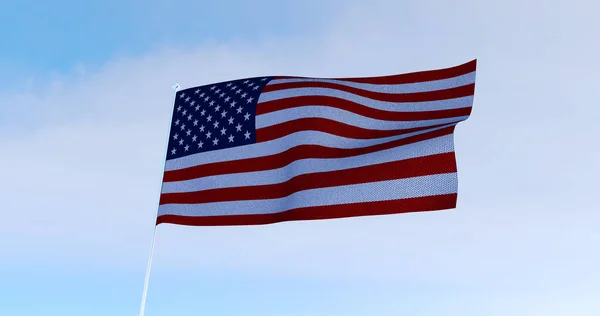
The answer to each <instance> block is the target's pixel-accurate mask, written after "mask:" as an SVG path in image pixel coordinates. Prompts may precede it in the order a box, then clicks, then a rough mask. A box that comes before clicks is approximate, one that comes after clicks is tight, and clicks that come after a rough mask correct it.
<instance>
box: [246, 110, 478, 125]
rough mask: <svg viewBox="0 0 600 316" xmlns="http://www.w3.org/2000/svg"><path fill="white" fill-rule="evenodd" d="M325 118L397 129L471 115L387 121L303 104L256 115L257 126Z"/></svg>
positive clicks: (456, 119)
mask: <svg viewBox="0 0 600 316" xmlns="http://www.w3.org/2000/svg"><path fill="white" fill-rule="evenodd" d="M316 117H318V118H325V119H330V120H333V121H338V122H341V123H345V124H348V125H354V126H356V127H361V128H366V129H378V130H395V129H403V128H413V127H424V126H431V125H437V124H447V123H453V122H459V121H464V120H466V119H467V118H468V117H469V116H460V117H451V118H444V119H434V120H421V121H387V120H378V119H374V118H370V117H366V116H362V115H359V114H356V113H353V112H349V111H346V110H342V109H338V108H332V107H329V106H316V105H314V106H303V107H301V108H291V109H285V110H281V111H276V112H271V113H266V114H261V115H257V116H256V128H257V129H259V128H264V127H268V126H272V125H276V124H281V123H284V122H287V121H292V120H296V119H301V118H316Z"/></svg>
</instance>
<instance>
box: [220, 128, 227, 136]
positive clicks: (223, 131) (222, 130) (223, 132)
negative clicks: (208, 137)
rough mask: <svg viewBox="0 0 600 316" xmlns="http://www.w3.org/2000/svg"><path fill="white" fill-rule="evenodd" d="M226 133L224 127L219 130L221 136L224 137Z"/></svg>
mask: <svg viewBox="0 0 600 316" xmlns="http://www.w3.org/2000/svg"><path fill="white" fill-rule="evenodd" d="M226 131H227V130H226V129H225V127H223V128H221V135H225V132H226Z"/></svg>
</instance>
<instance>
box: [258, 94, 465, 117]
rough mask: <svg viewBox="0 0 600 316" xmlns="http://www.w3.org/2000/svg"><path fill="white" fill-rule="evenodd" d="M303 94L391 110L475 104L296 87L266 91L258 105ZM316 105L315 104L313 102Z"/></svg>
mask: <svg viewBox="0 0 600 316" xmlns="http://www.w3.org/2000/svg"><path fill="white" fill-rule="evenodd" d="M302 96H311V97H312V96H327V97H335V98H339V99H345V100H348V101H352V102H354V103H358V104H362V105H364V106H367V107H370V108H373V109H378V110H383V111H390V112H415V111H435V110H448V109H458V108H464V107H470V106H472V105H473V96H472V95H470V96H466V97H460V98H454V99H447V100H435V101H422V102H388V101H380V100H375V99H371V98H366V97H363V96H360V95H357V94H354V93H350V92H346V91H341V90H336V89H329V88H295V89H286V90H279V91H272V92H265V93H263V94H261V95H260V97H259V98H258V107H260V104H261V103H264V102H268V101H274V100H281V99H286V98H292V97H302ZM313 105H314V104H313Z"/></svg>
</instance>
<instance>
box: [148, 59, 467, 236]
mask: <svg viewBox="0 0 600 316" xmlns="http://www.w3.org/2000/svg"><path fill="white" fill-rule="evenodd" d="M475 70H476V61H475V60H473V61H471V62H469V63H466V64H463V65H460V66H457V67H453V68H447V69H441V70H430V71H422V72H416V73H408V74H400V75H393V76H384V77H371V78H342V79H325V78H306V77H288V76H286V77H281V76H280V77H273V76H270V77H257V78H247V79H240V80H233V81H227V82H221V83H216V84H211V85H205V86H199V87H193V88H189V89H185V90H182V91H178V92H177V94H176V97H175V104H174V110H173V119H172V124H171V130H170V134H169V142H168V148H167V157H166V164H165V170H164V176H163V183H162V190H161V196H160V203H159V208H158V217H157V221H156V224H157V225H158V224H161V223H171V224H180V225H197V226H209V225H210V226H213V225H258V224H269V223H276V222H282V221H292V220H317V219H332V218H343V217H353V216H366V215H383V214H397V213H406V212H420V211H433V210H443V209H451V208H454V207H456V200H457V192H458V181H457V168H456V161H455V155H454V141H453V132H454V128H455V126H456V124H458V123H459V122H461V121H464V120H466V119H467V118H468V117H469V115H470V113H471V107H472V105H473V98H474V91H475Z"/></svg>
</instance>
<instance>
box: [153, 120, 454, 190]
mask: <svg viewBox="0 0 600 316" xmlns="http://www.w3.org/2000/svg"><path fill="white" fill-rule="evenodd" d="M454 127H455V126H454V125H452V126H450V127H446V128H441V129H439V130H436V131H432V132H428V133H423V134H419V135H415V136H410V137H406V138H402V139H398V140H394V141H391V142H387V143H383V144H378V145H373V146H368V147H362V148H330V147H324V146H319V145H299V146H296V147H293V148H290V149H288V150H286V151H284V152H281V153H278V154H274V155H269V156H262V157H256V158H247V159H240V160H231V161H222V162H215V163H209V164H204V165H199V166H193V167H189V168H184V169H179V170H171V171H165V173H164V180H163V181H164V182H173V181H184V180H191V179H197V178H202V177H207V176H213V175H219V174H232V173H241V172H253V171H263V170H271V169H277V168H282V167H284V166H286V165H288V164H290V163H292V162H293V161H296V160H300V159H308V158H345V157H353V156H359V155H364V154H369V153H373V152H377V151H381V150H386V149H390V148H394V147H398V146H402V145H407V144H412V143H416V142H420V141H423V140H427V139H432V138H436V137H440V136H445V135H448V134H452V132H453V131H454Z"/></svg>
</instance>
